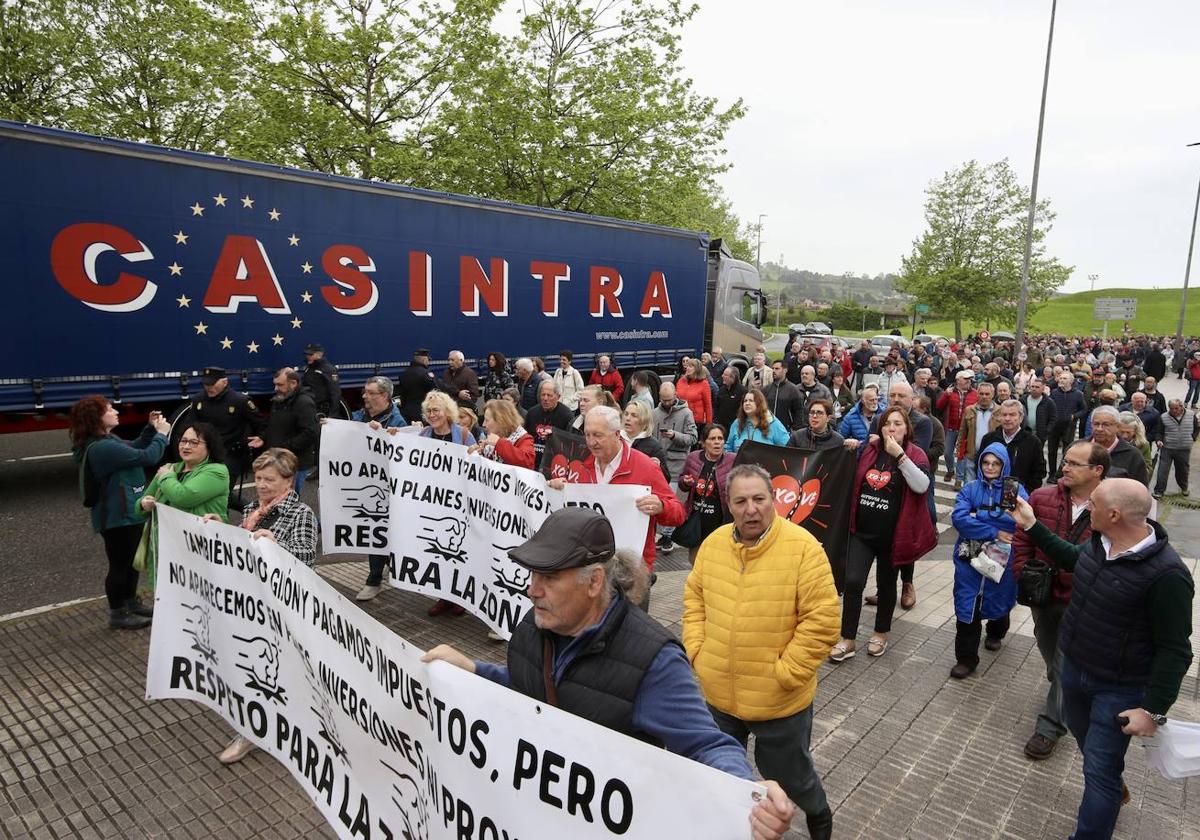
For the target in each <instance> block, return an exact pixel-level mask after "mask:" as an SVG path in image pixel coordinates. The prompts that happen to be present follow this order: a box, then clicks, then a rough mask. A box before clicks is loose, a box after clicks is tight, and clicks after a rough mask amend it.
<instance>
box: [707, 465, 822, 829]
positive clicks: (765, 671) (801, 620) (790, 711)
mask: <svg viewBox="0 0 1200 840" xmlns="http://www.w3.org/2000/svg"><path fill="white" fill-rule="evenodd" d="M726 488H727V491H726V496H725V497H726V499H727V500H728V504H729V511H730V513H731V514H732V515H733V524H732V525H723V526H721V527H720V528H718V529H717V530H716V531H714V532H713V533H712V534H711V535H710V536H709V537H708V539H706V540H705V541H704V543H703V544H702V545H701V546H700V551H699V553H698V554H697V555H696V564H695V566H694V567H693V568H692V571H691V574H689V575H688V579H687V586H686V588H685V589H684V593H683V646H684V648H685V649H686V650H687V656H688V660H689V661H690V662H691V663H692V667H693V668H694V669H695V671H696V676H697V677H698V678H699V680H700V688H701V690H702V691H703V692H704V699H705V700H706V701H707V702H708V704H709V707H710V708H711V710H712V713H713V718H714V719H715V720H716V722H717V726H719V727H720V728H721V729H722V730H723V731H725V732H727V733H728V734H730V735H732V736H733V737H734V738H736V739H738V741H739V742H741V744H742V745H743V746H744V745H745V744H746V742H747V740H748V738H749V735H750V733H751V732H753V733H754V736H755V748H754V760H755V763H756V764H757V765H758V769H759V772H761V773H762V774H763V776H764V778H768V779H777V780H778V781H779V784H780V785H781V786H782V787H783V789H784V790H785V791H786V792H787V794H788V796H789V797H791V799H792V801H794V802H795V803H796V805H798V806H799V807H800V808H801V809H802V810H803V811H804V813H805V816H806V818H807V821H808V830H809V834H810V835H811V836H812V837H814V838H828V837H830V836H831V835H832V832H833V815H832V813H831V812H830V810H829V805H828V803H827V802H826V799H825V791H824V789H823V788H822V787H821V778H820V776H819V775H818V774H817V771H816V768H815V767H814V766H813V761H812V754H811V753H810V752H809V741H810V740H811V736H812V702H813V697H814V696H815V695H816V691H817V668H818V667H820V665H821V663H822V662H823V661H824V660H825V658H826V657H827V656H828V655H829V650H830V648H832V647H833V644H834V642H836V641H837V640H838V632H839V621H840V608H839V605H838V595H837V589H836V588H835V587H834V583H833V572H832V571H831V569H830V567H829V558H828V557H827V556H826V555H825V550H824V549H823V548H822V547H821V544H820V543H819V542H818V541H817V539H816V538H815V537H813V536H812V535H811V534H810V533H809V532H808V531H806V530H805V529H803V528H801V527H800V526H799V525H795V524H793V523H791V522H789V521H787V520H786V519H783V518H782V517H777V516H776V515H775V505H774V492H773V490H772V487H771V476H770V475H769V474H768V473H767V471H766V470H764V469H763V468H762V467H759V466H756V465H753V464H742V465H739V466H736V467H734V468H733V469H732V470H731V471H730V473H729V478H728V480H727V484H726Z"/></svg>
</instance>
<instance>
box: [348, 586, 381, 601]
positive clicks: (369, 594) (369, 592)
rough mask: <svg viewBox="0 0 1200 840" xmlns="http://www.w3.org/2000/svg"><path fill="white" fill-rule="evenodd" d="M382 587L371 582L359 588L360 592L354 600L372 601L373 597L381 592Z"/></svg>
mask: <svg viewBox="0 0 1200 840" xmlns="http://www.w3.org/2000/svg"><path fill="white" fill-rule="evenodd" d="M381 589H383V587H382V586H371V585H370V584H367V585H366V586H364V587H363V588H362V589H360V590H358V594H357V595H355V596H354V600H355V601H370V600H371V599H372V598H374V597H375V596H376V595H378V594H379V591H380V590H381Z"/></svg>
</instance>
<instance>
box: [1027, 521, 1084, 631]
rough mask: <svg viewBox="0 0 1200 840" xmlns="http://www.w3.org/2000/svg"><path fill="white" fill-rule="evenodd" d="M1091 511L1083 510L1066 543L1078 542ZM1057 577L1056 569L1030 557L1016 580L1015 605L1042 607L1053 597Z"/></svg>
mask: <svg viewBox="0 0 1200 840" xmlns="http://www.w3.org/2000/svg"><path fill="white" fill-rule="evenodd" d="M1091 522H1092V518H1091V511H1087V510H1085V511H1084V512H1083V513H1081V514H1079V518H1078V519H1076V520H1075V525H1074V527H1072V528H1071V533H1070V534H1068V535H1067V540H1068V542H1072V543H1074V542H1078V541H1079V536H1080V534H1082V533H1083V532H1084V531H1085V530H1087V528H1088V526H1089V525H1090V524H1091ZM1056 577H1058V567H1057V566H1055V565H1054V564H1052V563H1047V562H1046V561H1045V560H1039V559H1038V558H1037V557H1031V558H1030V559H1029V562H1027V563H1026V564H1025V567H1024V568H1023V569H1021V575H1020V577H1018V578H1017V603H1018V604H1021V605H1022V606H1025V607H1044V606H1046V605H1047V604H1049V603H1050V601H1051V599H1053V597H1054V579H1055V578H1056Z"/></svg>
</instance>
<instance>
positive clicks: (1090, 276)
mask: <svg viewBox="0 0 1200 840" xmlns="http://www.w3.org/2000/svg"><path fill="white" fill-rule="evenodd" d="M1099 277H1100V275H1099V274H1089V275H1088V280H1091V281H1092V291H1093V292H1094V291H1096V280H1097V279H1099Z"/></svg>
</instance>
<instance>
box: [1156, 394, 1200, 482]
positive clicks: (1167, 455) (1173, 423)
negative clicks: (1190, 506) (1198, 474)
mask: <svg viewBox="0 0 1200 840" xmlns="http://www.w3.org/2000/svg"><path fill="white" fill-rule="evenodd" d="M1162 424H1163V438H1162V441H1163V445H1162V449H1161V450H1159V454H1158V476H1157V477H1156V478H1155V480H1154V498H1156V499H1161V498H1162V497H1163V494H1164V493H1166V492H1167V479H1168V478H1170V477H1171V465H1172V464H1174V466H1175V483H1176V484H1178V485H1179V492H1180V493H1182V494H1183V495H1185V496H1186V495H1188V468H1189V466H1190V465H1189V463H1188V461H1189V459H1190V458H1191V455H1192V445H1193V444H1194V443H1195V442H1196V437H1197V435H1198V434H1200V417H1197V416H1196V412H1195V411H1193V410H1192V409H1190V408H1187V407H1186V406H1184V404H1183V400H1180V399H1174V400H1171V401H1170V402H1169V403H1167V413H1166V414H1164V415H1163V417H1162Z"/></svg>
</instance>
